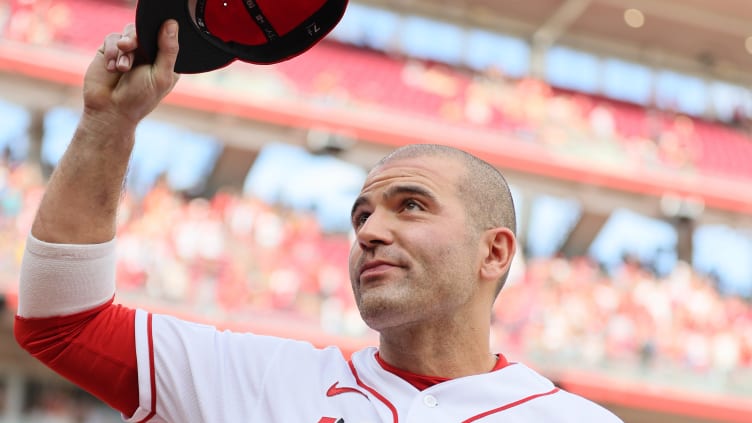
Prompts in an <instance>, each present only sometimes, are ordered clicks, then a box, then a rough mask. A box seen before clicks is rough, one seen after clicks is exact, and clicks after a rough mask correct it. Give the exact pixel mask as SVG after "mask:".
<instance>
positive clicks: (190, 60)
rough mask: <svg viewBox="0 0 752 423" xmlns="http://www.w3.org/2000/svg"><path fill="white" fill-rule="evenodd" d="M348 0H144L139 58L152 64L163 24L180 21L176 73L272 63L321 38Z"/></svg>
mask: <svg viewBox="0 0 752 423" xmlns="http://www.w3.org/2000/svg"><path fill="white" fill-rule="evenodd" d="M347 2H348V0H139V1H138V6H137V7H136V33H137V34H138V39H139V51H138V52H137V59H136V60H137V61H139V62H148V63H153V62H154V60H155V58H156V56H157V35H158V33H159V29H160V27H161V26H162V23H164V21H166V20H167V19H175V20H177V21H178V24H179V25H180V31H179V36H178V41H179V43H180V52H179V54H178V59H177V62H176V63H175V72H179V73H200V72H208V71H211V70H215V69H219V68H221V67H224V66H227V65H228V64H230V63H232V62H233V61H235V60H242V61H244V62H248V63H255V64H271V63H277V62H282V61H285V60H288V59H291V58H293V57H295V56H297V55H299V54H301V53H303V52H305V51H306V50H308V49H309V48H311V47H313V46H314V45H315V44H316V43H318V42H319V41H321V39H322V38H324V37H325V36H326V35H327V34H328V33H329V32H330V31H331V30H332V29H334V27H335V26H336V25H337V23H339V21H340V19H342V16H343V15H344V13H345V9H346V7H347Z"/></svg>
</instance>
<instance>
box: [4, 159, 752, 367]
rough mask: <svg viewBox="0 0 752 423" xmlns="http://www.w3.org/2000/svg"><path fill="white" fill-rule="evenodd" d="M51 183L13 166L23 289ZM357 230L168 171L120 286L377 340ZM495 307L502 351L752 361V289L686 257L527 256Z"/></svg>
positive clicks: (626, 360)
mask: <svg viewBox="0 0 752 423" xmlns="http://www.w3.org/2000/svg"><path fill="white" fill-rule="evenodd" d="M43 189H44V188H43V183H42V182H41V178H40V177H39V176H38V173H37V172H36V171H34V170H33V168H32V167H31V166H29V165H26V164H17V165H14V166H9V165H7V164H6V165H3V166H2V167H0V205H1V206H2V214H1V215H0V237H2V241H3V242H0V248H1V249H2V250H3V251H1V252H0V257H2V263H1V267H0V275H2V280H0V289H2V291H6V292H10V291H12V290H13V289H14V287H15V284H16V281H17V277H18V269H19V265H20V257H21V252H22V245H23V242H24V238H25V236H26V234H27V233H28V231H29V228H30V224H31V220H32V218H33V213H34V210H35V209H36V206H37V204H38V202H39V200H40V197H41V194H42V192H43ZM350 239H351V238H350V235H349V234H341V233H324V232H323V231H322V230H321V229H320V228H319V226H318V225H317V222H316V220H315V218H314V217H313V216H310V215H307V214H305V213H301V212H292V211H290V210H285V209H282V208H279V207H276V206H274V205H270V204H265V203H263V202H261V201H260V200H258V199H255V198H250V197H247V196H244V195H240V194H238V193H233V192H230V191H224V192H219V193H217V194H216V195H214V196H213V197H212V198H208V199H206V198H185V197H184V196H182V195H180V194H179V193H176V192H173V191H171V190H170V189H169V188H167V186H166V184H164V183H163V182H160V183H158V184H157V185H156V186H155V187H154V188H153V189H152V190H151V191H150V192H148V194H147V195H146V196H145V197H143V198H140V199H137V198H135V197H133V196H130V195H126V196H125V199H124V201H123V203H122V207H121V210H120V220H119V225H118V247H117V251H118V255H119V263H118V267H117V275H118V289H119V294H118V295H119V298H120V299H121V300H123V301H126V302H127V303H129V304H134V305H139V306H142V307H147V308H154V309H158V310H170V311H177V312H179V313H181V314H182V315H187V316H192V317H194V318H197V319H203V320H207V319H208V320H211V321H214V322H220V323H222V322H224V323H226V324H232V323H243V322H245V321H256V322H261V323H266V322H268V323H269V324H270V328H274V325H275V322H287V323H289V322H299V323H296V325H298V326H297V327H299V328H300V336H301V337H306V336H309V335H310V334H312V333H325V334H334V335H340V336H346V337H350V338H357V339H363V340H368V339H369V337H370V336H372V333H371V332H370V330H369V329H367V328H366V327H365V326H364V325H363V323H362V322H361V320H360V318H359V315H358V312H357V309H356V307H355V304H354V301H353V299H352V295H351V292H350V285H349V279H348V275H347V265H346V263H347V254H348V250H349V244H350ZM494 317H495V319H494V321H495V323H494V326H493V334H492V335H493V336H492V338H493V346H494V349H496V350H498V351H501V352H506V351H512V352H514V353H515V354H517V353H519V354H525V355H534V356H540V357H544V356H551V357H557V358H558V359H561V360H571V361H572V362H576V363H579V364H578V365H585V366H587V365H590V366H594V367H598V366H603V365H607V364H609V363H615V364H619V365H625V364H629V365H630V366H633V368H639V369H641V371H645V372H650V371H651V369H655V370H660V369H661V368H663V367H665V366H666V365H671V366H674V367H676V368H680V369H682V370H683V371H687V372H695V373H698V374H704V372H716V373H722V374H730V373H732V372H733V371H734V370H735V369H747V370H750V369H752V305H751V304H750V302H749V299H743V298H739V297H734V296H723V295H721V294H720V293H719V292H718V290H717V289H716V288H715V285H714V283H713V282H712V281H711V279H710V278H708V277H705V276H703V275H700V274H699V273H697V272H695V271H693V270H692V269H691V268H690V267H689V266H688V265H686V264H683V263H680V264H679V265H677V266H676V268H675V269H674V270H673V272H671V273H670V274H669V275H668V276H665V277H658V276H656V275H655V274H653V273H652V272H651V271H649V270H648V269H647V268H645V267H644V266H641V265H640V264H639V263H636V262H635V261H631V260H625V262H624V264H623V266H621V268H620V269H619V271H618V272H616V273H613V274H606V273H604V272H603V271H602V269H601V268H600V267H599V266H598V264H597V263H594V262H593V261H592V260H590V259H588V258H585V257H583V258H574V259H571V258H570V259H565V258H561V257H554V258H544V259H534V260H527V261H525V259H524V258H523V257H521V258H520V259H519V260H518V261H517V262H516V263H515V266H514V271H513V272H512V276H511V277H510V280H509V282H508V284H507V286H506V287H505V288H504V290H503V291H502V293H501V295H500V298H499V299H498V300H497V302H496V305H495V308H494ZM311 328H315V332H311V331H310V330H311ZM272 330H273V329H272Z"/></svg>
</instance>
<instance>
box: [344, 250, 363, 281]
mask: <svg viewBox="0 0 752 423" xmlns="http://www.w3.org/2000/svg"><path fill="white" fill-rule="evenodd" d="M359 259H360V247H358V243H357V242H354V243H353V244H352V247H350V255H349V256H348V259H347V267H348V271H349V274H350V281H351V282H352V281H354V280H355V272H356V271H355V269H356V268H357V267H358V260H359Z"/></svg>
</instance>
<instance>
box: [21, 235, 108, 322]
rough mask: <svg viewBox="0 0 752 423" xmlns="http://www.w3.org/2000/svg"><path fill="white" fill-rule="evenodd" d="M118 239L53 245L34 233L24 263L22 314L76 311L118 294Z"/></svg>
mask: <svg viewBox="0 0 752 423" xmlns="http://www.w3.org/2000/svg"><path fill="white" fill-rule="evenodd" d="M115 261H116V254H115V240H114V239H113V240H111V241H108V242H105V243H102V244H82V245H78V244H51V243H48V242H44V241H40V240H38V239H36V238H34V236H32V235H31V234H30V235H29V237H28V238H27V241H26V252H25V253H24V257H23V262H22V264H21V276H20V281H19V284H20V286H19V289H18V312H17V313H18V315H19V316H20V317H26V318H34V317H52V316H62V315H68V314H75V313H78V312H81V311H85V310H88V309H91V308H94V307H97V306H99V305H101V304H104V303H105V302H107V301H109V300H110V299H111V298H112V296H113V295H114V294H115Z"/></svg>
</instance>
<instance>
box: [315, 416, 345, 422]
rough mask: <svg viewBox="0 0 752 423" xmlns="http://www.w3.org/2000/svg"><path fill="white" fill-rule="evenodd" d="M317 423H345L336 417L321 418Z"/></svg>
mask: <svg viewBox="0 0 752 423" xmlns="http://www.w3.org/2000/svg"><path fill="white" fill-rule="evenodd" d="M319 423H345V419H343V418H339V419H338V418H336V417H322V418H321V420H319Z"/></svg>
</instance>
